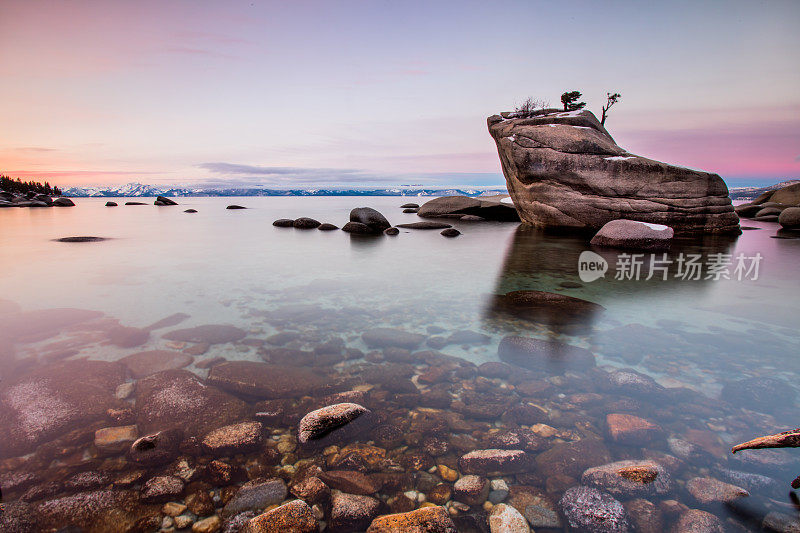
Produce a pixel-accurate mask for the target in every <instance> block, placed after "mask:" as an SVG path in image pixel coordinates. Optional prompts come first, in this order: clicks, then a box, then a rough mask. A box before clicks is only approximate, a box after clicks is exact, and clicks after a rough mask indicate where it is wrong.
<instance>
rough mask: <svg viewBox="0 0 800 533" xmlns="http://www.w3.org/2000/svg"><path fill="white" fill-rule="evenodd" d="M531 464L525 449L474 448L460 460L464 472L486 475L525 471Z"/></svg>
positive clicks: (459, 464)
mask: <svg viewBox="0 0 800 533" xmlns="http://www.w3.org/2000/svg"><path fill="white" fill-rule="evenodd" d="M530 464H531V461H530V458H529V457H528V455H527V454H526V453H525V452H524V451H523V450H497V449H489V450H474V451H471V452H469V453H467V454H465V455H462V456H461V458H460V459H459V460H458V466H459V468H460V469H461V471H462V472H464V473H467V474H480V475H485V476H488V475H491V474H513V473H516V472H523V471H525V470H526V469H527V468H528V467H530Z"/></svg>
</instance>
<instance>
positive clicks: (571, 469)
mask: <svg viewBox="0 0 800 533" xmlns="http://www.w3.org/2000/svg"><path fill="white" fill-rule="evenodd" d="M609 462H611V453H610V452H609V451H608V448H606V446H605V445H604V444H603V442H602V441H600V440H597V439H582V440H579V441H575V442H564V443H560V444H556V445H555V446H553V447H552V448H550V449H549V450H547V451H546V452H543V453H540V454H539V455H538V456H536V466H537V467H538V469H539V471H540V472H541V473H542V474H543V475H545V476H557V475H566V476H569V477H572V478H578V477H580V475H581V474H582V473H583V472H584V471H585V470H586V469H587V468H591V467H593V466H598V465H603V464H607V463H609Z"/></svg>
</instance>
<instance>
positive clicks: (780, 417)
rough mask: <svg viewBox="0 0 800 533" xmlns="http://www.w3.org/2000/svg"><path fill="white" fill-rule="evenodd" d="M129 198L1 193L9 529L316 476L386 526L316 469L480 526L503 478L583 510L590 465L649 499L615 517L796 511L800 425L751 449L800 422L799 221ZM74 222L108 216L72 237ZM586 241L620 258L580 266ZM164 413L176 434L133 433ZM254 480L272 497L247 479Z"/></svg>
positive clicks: (732, 523) (542, 519)
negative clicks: (701, 231)
mask: <svg viewBox="0 0 800 533" xmlns="http://www.w3.org/2000/svg"><path fill="white" fill-rule="evenodd" d="M113 200H114V201H117V202H118V203H119V204H120V206H119V207H114V208H110V207H105V206H104V204H105V202H106V201H107V199H99V198H76V199H75V203H76V204H77V205H76V207H73V208H50V209H4V210H0V250H2V254H0V268H1V269H2V277H0V334H1V335H2V338H3V339H4V343H3V346H2V347H0V376H1V377H2V382H0V421H2V426H3V427H4V428H6V431H5V432H4V433H5V435H4V437H0V487H1V488H2V491H3V498H4V502H5V503H6V511H5V516H4V518H0V524H2V523H3V521H4V520H5V521H6V526H5V527H8V528H16V529H9V530H12V531H13V530H19V531H26V530H30V531H38V530H47V529H48V528H50V529H53V530H55V529H57V527H56V525H54V524H58V527H61V526H66V525H70V524H71V525H74V526H76V527H79V528H84V529H85V530H87V531H114V530H125V529H128V530H137V529H138V530H144V531H150V530H152V531H157V530H159V529H164V530H170V528H173V529H172V530H175V529H176V528H177V529H180V528H178V526H180V525H186V524H189V525H190V524H191V523H194V522H198V523H200V522H202V521H203V520H209V521H210V522H208V523H209V524H211V525H213V524H217V525H218V527H220V528H222V527H226V528H229V529H228V530H230V531H235V530H236V527H238V526H236V517H237V516H239V515H241V516H242V517H244V516H245V515H247V513H250V515H249V516H253V511H254V510H255V509H256V508H257V509H258V510H261V509H263V508H266V507H269V506H270V505H273V504H277V503H281V502H282V501H284V500H286V499H293V496H291V494H294V495H295V496H297V497H301V498H303V499H308V498H311V499H310V500H308V501H309V502H311V501H314V502H315V503H316V504H317V505H318V506H319V507H318V509H319V510H318V511H317V512H319V513H321V514H322V515H323V517H324V520H325V523H326V524H328V525H329V526H330V528H338V529H339V530H340V531H360V530H363V529H366V526H363V527H362V525H361V524H359V523H358V522H357V520H356V521H353V522H347V520H346V519H345V518H343V517H342V516H340V515H337V513H340V514H341V512H342V511H341V509H339V507H342V506H346V504H347V503H348V502H344V503H341V504H336V503H335V500H336V498H340V496H335V497H334V504H333V505H329V503H328V500H327V499H326V498H327V497H320V499H319V500H315V499H314V498H315V497H310V496H308V497H307V498H306V497H303V496H301V494H305V493H304V492H303V489H304V488H307V487H306V485H308V479H309V478H315V479H317V480H320V479H321V480H323V481H324V482H325V483H324V485H325V489H327V490H330V489H331V488H332V489H338V490H341V491H342V492H343V493H346V494H357V495H362V496H369V497H370V498H372V499H374V500H377V503H375V506H376V509H377V508H378V506H379V508H380V509H381V514H383V513H384V512H400V511H408V510H411V509H414V508H416V507H419V506H421V505H424V503H423V502H433V503H435V504H437V505H446V506H447V507H448V510H449V512H450V514H451V515H452V516H453V517H454V520H455V521H456V524H457V526H458V528H459V531H481V526H480V525H479V524H481V523H484V524H485V520H486V519H485V513H486V509H488V508H489V507H491V505H493V504H499V503H500V502H503V501H504V502H505V503H507V504H510V505H512V506H514V507H515V508H517V509H518V510H519V511H520V512H521V513H523V514H525V516H526V518H528V521H529V522H530V523H531V524H533V527H534V528H535V529H536V531H540V530H543V531H547V530H548V529H551V530H561V529H562V528H563V524H564V523H566V522H565V520H566V519H567V517H566V516H565V515H564V512H565V509H566V511H567V512H570V511H569V509H571V506H574V504H575V501H581V500H580V498H581V497H582V496H585V494H583V495H582V494H579V493H576V492H575V490H574V487H576V486H583V487H596V488H602V489H603V491H604V492H603V494H611V495H612V496H613V501H601V502H594V504H593V505H597V508H598V509H603V510H606V511H608V512H610V513H612V515H613V513H614V512H617V511H619V509H617V508H616V507H615V505H618V504H619V503H622V504H623V505H624V509H625V510H624V512H623V511H619V513H620V514H618V515H614V516H616V518H615V520H617V519H618V521H619V523H617V524H616V526H614V527H617V526H619V528H621V529H609V530H615V531H616V530H619V531H624V530H626V529H625V528H624V527H626V526H630V530H634V529H635V530H637V531H658V530H660V529H667V528H669V527H672V526H673V525H675V522H676V520H677V516H678V515H679V514H680V513H681V510H682V509H683V507H682V506H683V505H685V506H688V507H690V508H693V509H700V510H703V511H705V512H709V513H711V514H712V515H715V516H717V517H718V518H719V519H720V520H721V521H722V522H723V523H725V524H726V527H729V528H732V530H737V528H738V529H739V530H742V529H743V530H759V528H761V526H762V523H763V522H764V521H765V520H767V523H768V524H775V523H777V522H776V521H779V520H783V519H789V518H791V517H792V516H793V517H795V518H794V519H795V520H796V517H797V506H796V502H795V501H793V500H792V498H791V497H790V495H789V493H790V490H791V489H790V486H789V484H790V482H791V481H792V480H793V479H794V478H795V477H796V476H797V475H798V474H800V453H793V451H792V450H788V451H787V450H778V451H775V450H756V451H744V452H739V453H737V454H736V455H732V454H731V453H730V448H731V446H733V445H734V444H737V443H739V442H743V441H746V440H749V439H751V438H754V437H757V436H760V435H765V434H770V433H777V432H779V431H784V430H787V429H791V428H794V427H797V426H798V425H800V418H798V405H797V387H796V384H797V382H798V376H800V357H798V354H800V339H799V338H798V335H797V329H798V325H800V319H798V301H800V286H799V285H798V284H797V274H798V268H797V264H798V261H800V240H798V239H784V238H773V237H774V236H775V235H776V229H777V224H771V223H761V222H754V221H743V225H746V226H749V227H750V228H752V229H747V230H745V231H744V232H743V233H742V235H741V236H739V237H738V238H727V237H726V238H721V237H719V238H712V237H707V238H704V239H701V240H694V241H678V242H676V243H675V245H674V246H673V248H672V250H671V251H670V253H669V254H667V255H665V256H662V254H660V253H659V254H655V256H654V257H653V256H651V254H650V253H647V254H642V255H635V254H632V253H631V252H628V253H627V254H626V253H625V252H622V251H615V250H610V249H596V248H591V247H589V245H588V242H587V240H586V239H584V238H581V237H576V236H567V235H552V234H546V233H543V232H540V231H537V230H534V229H532V228H528V227H526V226H522V225H520V224H518V223H509V222H488V221H484V222H464V221H459V220H446V222H448V223H451V224H452V225H453V226H454V227H455V228H457V229H458V230H460V231H461V233H462V235H460V236H459V237H457V238H445V237H443V236H441V235H440V234H439V231H438V230H401V232H400V234H399V235H397V236H379V237H370V236H358V235H350V234H347V233H344V232H342V231H330V232H323V231H318V230H316V229H312V230H300V229H294V228H278V227H274V226H272V221H273V220H275V219H279V218H298V217H301V216H306V217H313V218H315V219H317V220H319V221H321V222H330V223H333V224H336V225H337V226H340V227H341V226H342V225H344V223H345V222H347V220H348V214H349V211H350V209H352V208H354V207H360V206H369V207H373V208H375V209H377V210H379V211H380V212H382V213H383V214H384V215H385V216H386V217H387V218H388V219H389V220H390V221H391V222H392V224H400V223H407V222H416V221H419V220H420V219H419V218H418V217H417V215H415V214H412V213H402V209H400V205H401V204H404V203H406V202H413V201H420V200H422V201H424V200H425V199H424V198H412V197H311V198H302V197H248V198H178V199H177V201H178V202H179V203H180V206H172V207H154V206H152V205H144V206H123V205H122V204H123V202H124V201H125V200H126V199H117V198H114V199H113ZM136 200H141V199H136ZM146 201H148V202H149V203H152V199H147V200H146ZM420 203H422V202H420ZM229 204H239V205H243V206H246V207H247V209H244V210H226V209H225V207H226V206H227V205H229ZM188 208H193V209H196V210H197V211H198V212H197V213H194V214H189V213H184V212H183V211H184V209H188ZM69 236H97V237H103V238H105V239H106V240H103V241H101V242H78V243H67V242H58V241H56V239H59V238H63V237H69ZM587 251H591V252H593V254H596V255H589V256H587V255H583V256H582V255H581V254H582V253H584V252H587ZM587 257H589V258H590V259H591V260H592V261H593V262H595V263H596V264H597V265H598V268H601V267H602V265H603V264H605V265H606V269H607V270H606V272H605V275H604V276H603V277H599V278H598V279H595V280H588V279H585V280H582V279H581V276H580V274H579V258H587ZM594 271H595V272H597V270H596V269H595V270H594ZM583 273H584V274H587V275H588V274H589V273H588V272H583ZM584 278H586V276H584ZM647 278H650V279H647ZM665 278H666V279H665ZM516 291H525V292H516ZM543 293H547V294H543ZM553 295H555V296H553ZM531 339H533V340H531ZM156 350H158V352H155V351H156ZM143 352H144V355H142V353H143ZM120 361H121V362H120ZM337 403H351V404H352V403H354V404H358V406H362V408H366V411H365V412H363V413H362V412H360V411H359V412H358V413H357V414H358V417H357V418H355V419H353V420H350V419H348V420H346V421H345V422H341V421H339V422H337V423H335V424H334V427H332V428H330V432H328V431H326V432H324V433H325V434H324V435H323V436H321V437H320V439H319V440H320V442H318V443H315V442H311V443H305V442H300V443H298V442H297V437H298V423H299V420H300V419H301V418H303V417H304V416H305V415H306V414H307V413H309V412H311V411H314V410H316V409H318V408H322V407H325V406H327V405H331V404H337ZM348 416H349V415H348ZM353 416H355V415H353ZM248 421H249V422H258V423H260V424H261V425H260V426H258V429H257V430H256V433H257V435H254V434H248V431H250V432H251V433H252V432H253V431H254V430H253V427H255V426H253V425H252V424H251V425H250V426H247V425H246V424H245V425H242V424H241V423H242V422H248ZM356 422H358V423H357V424H356ZM237 424H238V425H237ZM231 425H235V426H234V428H233V429H231V430H230V431H229V432H228V433H226V434H225V435H223V436H220V434H214V431H215V430H218V429H219V428H222V427H227V426H231ZM245 426H246V427H245ZM109 428H112V429H109ZM353 429H357V431H354V430H353ZM159 431H167V433H164V434H162V437H161V441H160V444H159V443H157V444H152V443H151V446H155V449H156V450H159V451H163V452H164V454H165V455H163V458H157V459H153V458H152V457H151V456H150V455H147V454H144V455H142V456H139V455H137V453H135V450H134V451H131V445H132V444H133V443H134V440H135V439H137V438H140V437H144V436H147V435H152V434H156V433H158V432H159ZM169 431H173V433H169ZM223 433H224V432H223ZM209 434H213V435H212V437H214V438H210V437H209ZM223 437H224V438H223ZM226 438H227V439H228V440H225V439H226ZM215 439H216V440H215ZM220 439H221V440H222V441H225V444H224V446H223V445H220V446H215V445H214V444H213V443H214V442H219V441H220ZM173 441H174V442H173ZM212 441H213V442H212ZM137 442H138V441H137ZM162 445H163V446H164V447H165V448H164V450H161V449H160V447H161V446H162ZM476 450H493V451H494V452H497V451H498V450H506V452H504V453H499V452H497V453H495V455H496V457H495V456H491V457H489V455H491V454H488V455H487V454H485V453H484V454H480V453H479V454H477V457H476V456H475V451H476ZM508 450H511V451H513V453H517V451H520V450H521V451H520V452H519V456H518V457H517V456H514V457H511V455H510V454H511V452H508ZM139 451H140V452H141V451H142V449H140V450H139ZM147 451H149V448H148V450H147ZM494 452H493V453H494ZM470 453H472V454H473V455H470ZM151 455H152V454H151ZM159 457H161V456H159ZM618 461H629V463H624V464H621V465H619V464H616V462H618ZM487 464H488V465H489V466H487ZM607 465H610V466H607ZM595 467H602V468H600V469H599V470H598V469H595ZM620 468H622V469H625V468H628V469H632V470H631V471H632V472H634V474H635V475H634V477H636V476H642V475H643V476H645V478H646V479H647V480H646V481H645V482H641V483H638V482H635V481H631V479H632V478H629V477H625V478H624V479H622V478H620V477H619V476H620V475H621V474H619V475H613V474H614V472H617V471H618V470H619V469H620ZM189 472H190V473H189ZM451 472H455V474H452V473H451ZM609 472H611V474H609ZM625 472H628V470H625ZM459 474H460V475H462V476H466V475H477V476H478V478H476V479H472V478H468V479H467V480H466V481H463V482H459V483H454V481H455V479H454V478H453V475H455V476H458V475H459ZM625 475H626V476H627V475H628V474H625ZM650 476H652V477H650ZM623 477H624V476H623ZM162 478H164V479H162ZM271 478H278V479H280V480H282V481H281V482H280V483H279V485H280V487H279V489H278V492H279V494H278V496H276V497H274V498H272V499H270V498H269V497H268V496H265V494H266V492H268V491H267V489H265V488H264V487H263V486H262V485H265V484H266V483H267V482H264V479H271ZM654 479H655V480H656V481H653V480H654ZM153 480H155V481H153ZM252 480H255V482H253V481H252ZM486 480H489V481H486ZM246 482H250V483H251V485H252V484H255V485H256V486H257V487H261V488H260V489H259V490H260V491H261V492H258V495H257V498H256V500H257V501H258V502H259V503H258V504H252V505H250V504H245V503H242V502H241V501H240V500H243V499H244V496H243V494H244V492H243V491H244V489H239V487H241V486H242V485H243V484H245V483H246ZM262 482H263V483H262ZM467 482H470V483H472V486H471V487H466V485H468V483H467ZM720 482H723V483H725V484H721V483H720ZM259 483H261V485H259ZM284 483H285V485H286V486H288V489H289V490H290V493H289V494H288V495H287V494H286V487H285V486H284ZM476 483H477V487H478V488H477V489H475V484H476ZM482 484H485V486H486V487H488V486H489V485H491V493H490V496H489V499H490V501H491V503H489V504H485V503H484V502H485V501H486V498H487V496H486V494H483V496H481V493H482V492H484V488H485V487H484V485H482ZM731 486H733V488H731ZM737 488H738V489H745V490H746V491H747V492H748V493H749V495H744V494H742V493H740V492H736V489H737ZM281 490H282V491H283V492H281ZM470 490H472V492H470ZM487 490H488V489H487ZM506 491H510V492H506ZM475 492H477V495H476V494H474V493H475ZM259 498H260V499H259ZM198 500H202V501H203V502H205V503H206V505H205V506H202V505H198V504H197V503H196V502H197V501H198ZM206 500H207V501H206ZM573 500H574V501H573ZM371 501H372V500H371ZM168 502H174V503H176V505H177V506H176V509H177V510H180V511H181V512H179V513H177V510H176V513H177V514H175V515H174V516H171V515H170V514H169V513H165V512H163V511H164V510H163V509H162V506H163V504H164V503H168ZM232 502H233V503H232ZM237 502H239V503H237ZM469 502H472V503H469ZM559 502H560V503H559ZM190 503H192V505H189V504H190ZM361 503H362V504H363V502H361ZM350 504H351V505H353V504H352V502H350ZM184 505H189V510H183V509H181V508H180V507H181V506H184ZM337 505H339V507H337ZM87 509H88V510H87ZM337 509H339V510H338V511H337ZM344 514H345V515H346V514H347V513H344ZM348 516H349V515H348ZM787 517H789V518H787ZM353 520H355V519H353ZM481 521H483V522H481ZM43 524H44V525H43ZM368 524H369V521H367V522H366V525H368ZM684 526H685V524H684ZM483 527H485V526H483ZM648 527H650V529H647V528H648ZM676 527H678V526H676ZM681 527H683V526H681ZM26 528H28V529H26ZM38 528H41V529H38ZM115 528H117V529H115ZM120 528H121V529H120ZM578 529H580V528H578ZM187 530H188V529H187ZM211 530H213V529H211ZM680 530H681V531H684V530H687V531H688V529H680Z"/></svg>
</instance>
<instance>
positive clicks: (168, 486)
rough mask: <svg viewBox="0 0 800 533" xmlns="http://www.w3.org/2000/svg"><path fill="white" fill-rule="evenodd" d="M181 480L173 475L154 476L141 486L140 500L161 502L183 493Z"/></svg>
mask: <svg viewBox="0 0 800 533" xmlns="http://www.w3.org/2000/svg"><path fill="white" fill-rule="evenodd" d="M183 489H184V483H183V480H182V479H181V478H179V477H175V476H156V477H154V478H151V479H149V480H147V482H146V483H145V484H144V487H142V501H143V502H145V503H163V502H167V501H170V500H172V499H175V498H177V497H178V496H180V495H181V494H183Z"/></svg>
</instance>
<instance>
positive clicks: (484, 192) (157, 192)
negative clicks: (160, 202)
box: [63, 183, 508, 198]
mask: <svg viewBox="0 0 800 533" xmlns="http://www.w3.org/2000/svg"><path fill="white" fill-rule="evenodd" d="M63 193H64V196H72V197H77V198H87V197H101V198H117V197H126V198H128V197H150V196H152V197H154V196H167V197H170V196H454V195H462V196H489V195H495V194H508V192H507V191H506V189H505V187H503V188H496V187H495V188H491V189H487V188H473V187H468V188H463V189H461V188H450V189H437V188H422V187H393V188H385V189H382V188H378V189H267V188H264V187H231V188H225V187H170V186H162V187H157V186H153V185H144V184H142V183H128V184H126V185H122V186H109V187H69V188H65V189H64V191H63Z"/></svg>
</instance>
